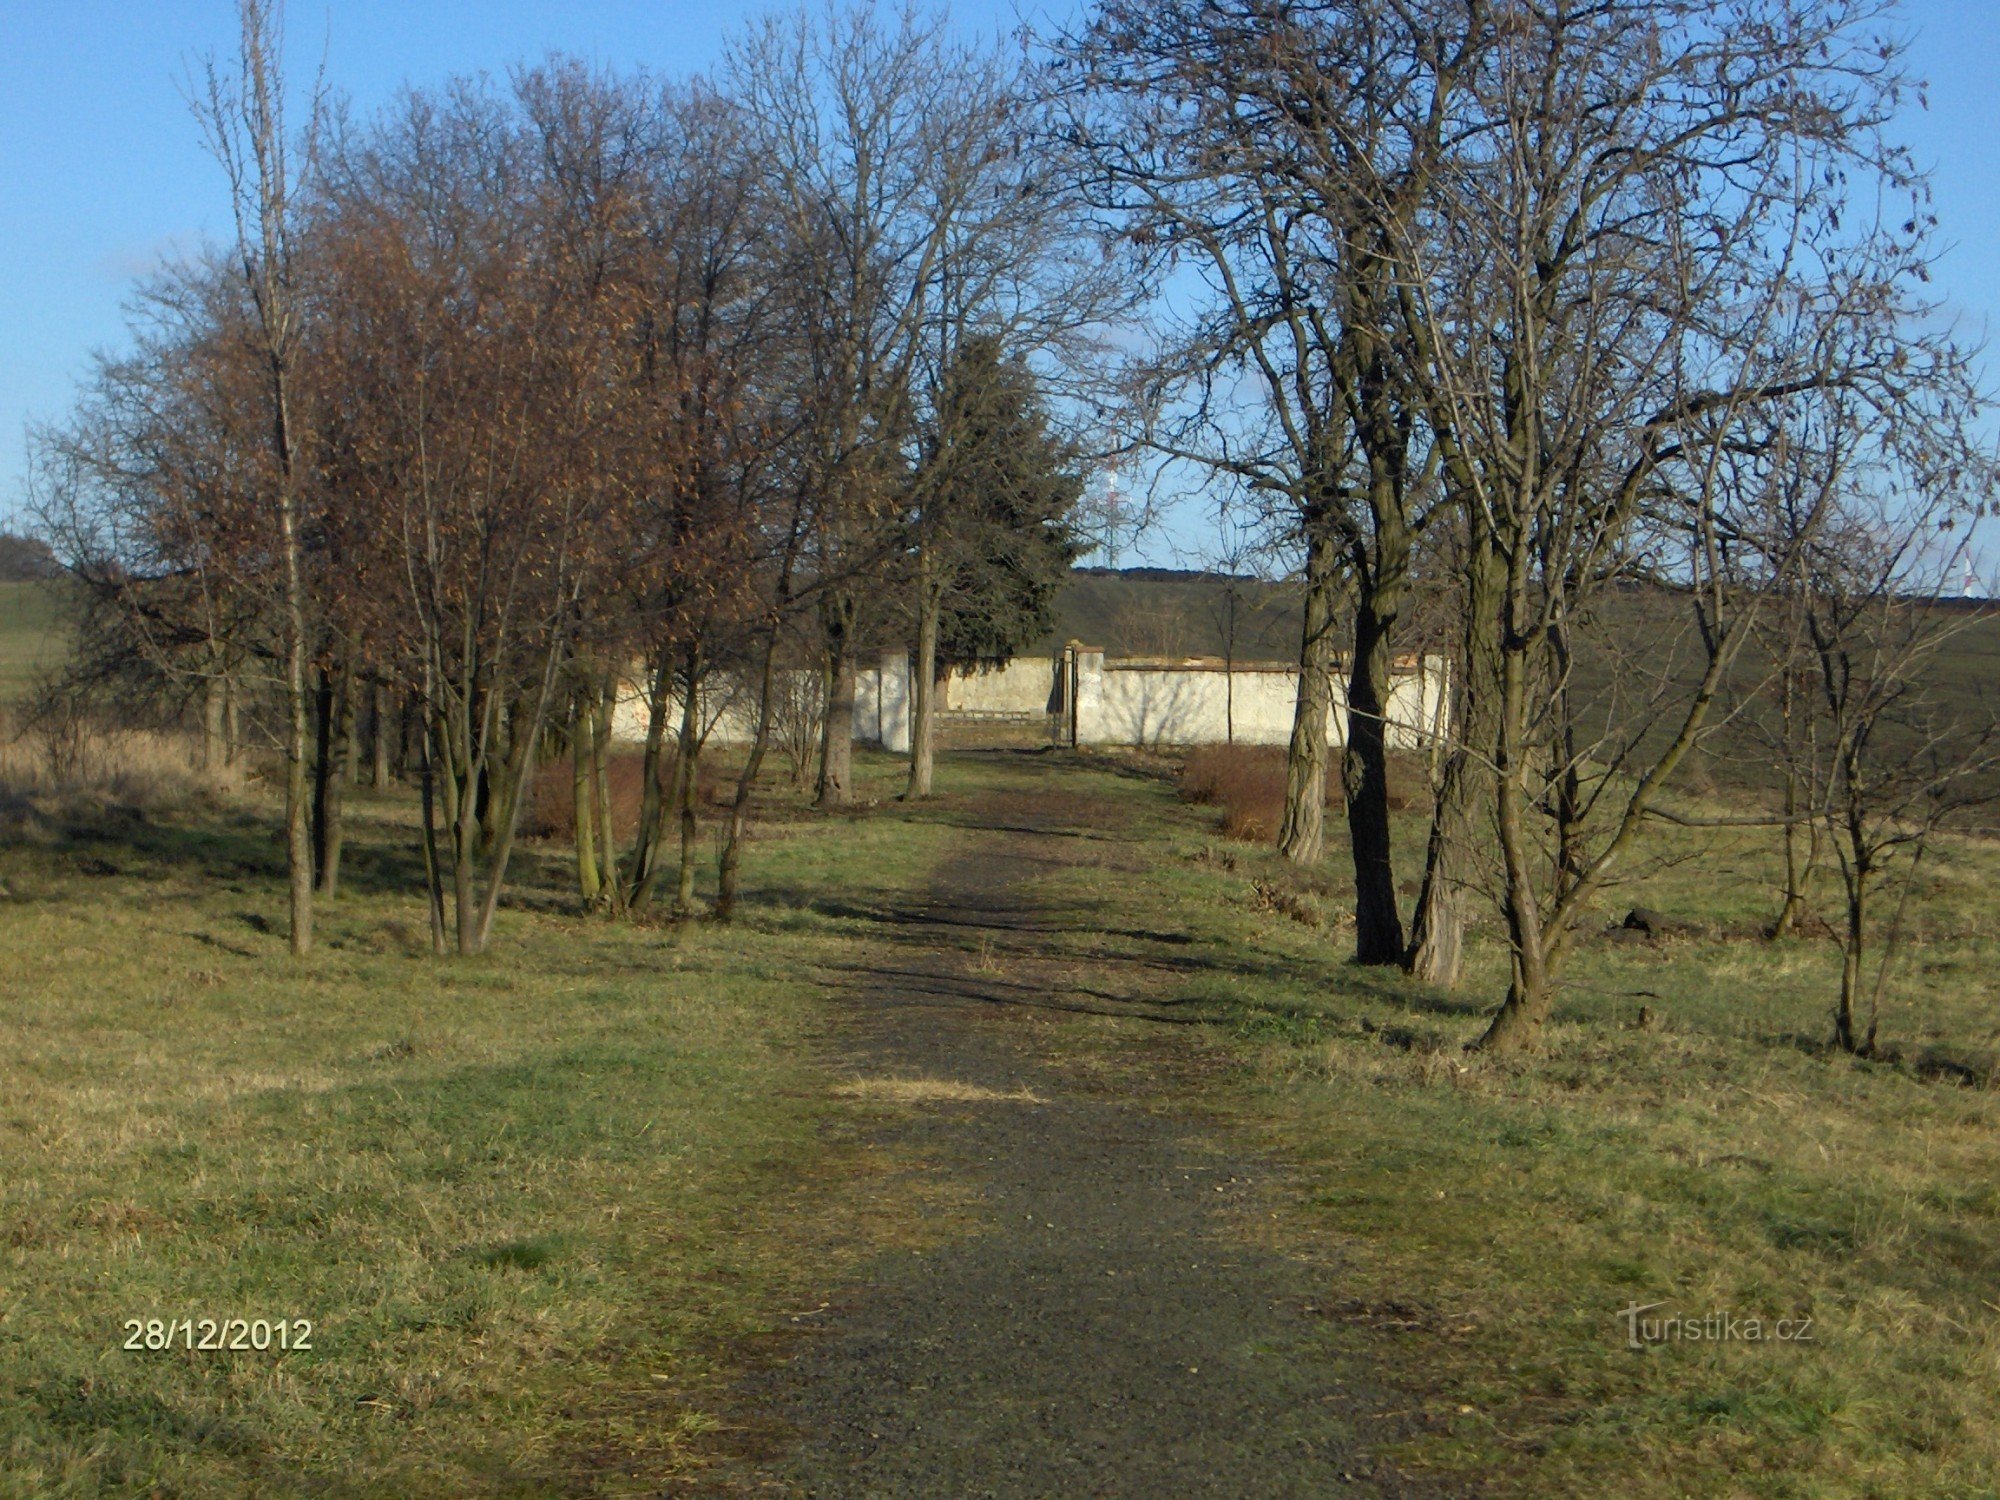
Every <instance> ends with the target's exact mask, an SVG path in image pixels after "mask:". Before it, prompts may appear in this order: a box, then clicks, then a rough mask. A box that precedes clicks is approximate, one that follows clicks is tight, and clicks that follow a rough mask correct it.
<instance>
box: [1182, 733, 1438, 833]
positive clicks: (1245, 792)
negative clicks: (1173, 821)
mask: <svg viewBox="0 0 2000 1500" xmlns="http://www.w3.org/2000/svg"><path fill="white" fill-rule="evenodd" d="M1175 783H1176V785H1177V786H1178V787H1179V788H1180V794H1181V798H1182V800H1183V801H1186V802H1192V803H1194V804H1195V805H1196V806H1198V807H1214V808H1218V809H1220V810H1221V813H1222V833H1223V834H1224V836H1225V837H1228V838H1232V839H1241V840H1243V841H1244V842H1246V843H1253V844H1257V843H1268V842H1269V841H1270V840H1272V839H1274V838H1276V837H1277V836H1278V825H1279V824H1280V823H1282V822H1283V821H1284V815H1285V747H1284V746H1283V745H1201V746H1198V747H1196V748H1195V749H1192V750H1190V751H1189V752H1188V753H1187V758H1186V759H1185V760H1183V761H1182V762H1181V766H1180V771H1179V774H1178V775H1177V776H1176V778H1175ZM1429 798H1430V792H1429V789H1428V785H1427V781H1426V777H1425V775H1424V771H1423V768H1422V766H1421V765H1420V764H1418V763H1417V762H1415V761H1414V760H1409V759H1407V758H1406V757H1403V756H1395V755H1392V756H1391V759H1390V763H1389V806H1390V808H1391V809H1392V810H1394V811H1397V812H1404V811H1411V810H1428V806H1429ZM1326 805H1327V806H1328V807H1338V806H1340V805H1341V792H1340V747H1339V746H1337V745H1336V746H1334V747H1333V749H1332V751H1331V752H1330V755H1329V759H1328V763H1327V778H1326Z"/></svg>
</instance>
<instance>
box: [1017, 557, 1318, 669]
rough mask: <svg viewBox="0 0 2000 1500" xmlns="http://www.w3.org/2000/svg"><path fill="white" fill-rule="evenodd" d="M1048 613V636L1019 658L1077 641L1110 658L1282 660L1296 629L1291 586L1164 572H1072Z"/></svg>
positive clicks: (1292, 647) (1291, 652)
mask: <svg viewBox="0 0 2000 1500" xmlns="http://www.w3.org/2000/svg"><path fill="white" fill-rule="evenodd" d="M1232 608H1233V611H1234V626H1235V629H1234V636H1235V646H1234V649H1233V650H1232V649H1231V645H1230V636H1231V630H1230V623H1231V616H1232ZM1055 612H1056V628H1055V630H1054V631H1053V632H1051V634H1050V635H1049V636H1048V637H1047V638H1046V639H1044V640H1042V641H1039V642H1037V643H1036V644H1035V645H1034V646H1033V647H1031V648H1029V650H1028V651H1027V652H1024V653H1022V654H1023V655H1041V654H1044V653H1053V652H1055V651H1057V650H1060V649H1061V647H1062V645H1063V644H1064V642H1066V641H1081V642H1082V643H1083V644H1084V645H1086V646H1102V647H1103V648H1104V649H1105V651H1107V652H1108V653H1110V654H1111V655H1113V656H1235V657H1236V658H1237V659H1238V660H1241V661H1290V660H1293V659H1294V658H1296V657H1297V655H1298V650H1299V633H1300V630H1301V629H1302V628H1303V623H1304V616H1303V613H1302V607H1301V603H1300V593H1299V587H1298V585H1297V584H1295V583H1273V582H1271V581H1269V580H1268V579H1263V578H1232V577H1228V576H1225V575H1223V574H1220V573H1194V572H1181V571H1176V570H1174V569H1170V568H1126V569H1122V570H1118V571H1114V570H1112V569H1110V568H1078V569H1076V570H1075V571H1074V572H1072V573H1071V574H1070V577H1069V582H1068V583H1066V584H1064V585H1063V588H1062V592H1061V593H1060V594H1058V595H1057V597H1056V609H1055Z"/></svg>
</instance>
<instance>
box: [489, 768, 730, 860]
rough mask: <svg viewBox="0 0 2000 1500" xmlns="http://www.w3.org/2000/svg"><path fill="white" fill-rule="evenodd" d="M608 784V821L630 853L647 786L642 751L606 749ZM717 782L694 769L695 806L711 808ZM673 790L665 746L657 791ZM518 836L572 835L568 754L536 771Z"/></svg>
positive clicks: (559, 838) (571, 837)
mask: <svg viewBox="0 0 2000 1500" xmlns="http://www.w3.org/2000/svg"><path fill="white" fill-rule="evenodd" d="M606 775H607V777H608V779H609V780H610V782H611V823H612V828H613V830H614V831H615V832H616V833H617V835H618V846H619V848H620V850H622V851H629V850H630V849H631V846H632V841H633V839H634V838H635V837H636V836H637V832H638V827H639V803H640V799H641V797H642V795H643V794H644V792H645V788H646V762H645V754H644V752H643V751H641V750H640V749H639V747H638V746H636V745H634V746H631V747H629V748H626V749H618V750H614V751H612V752H611V763H610V765H609V766H608V767H607V768H606ZM718 785H719V784H718V783H717V781H716V780H715V777H714V776H713V774H712V773H711V772H710V771H709V770H708V768H707V767H706V766H703V767H702V768H701V769H700V770H699V771H697V772H696V782H695V805H696V806H697V807H709V806H713V805H714V804H715V802H716V801H717V800H718V790H717V789H718ZM673 789H674V755H673V752H672V751H671V750H670V751H668V752H667V753H666V754H665V755H664V756H662V757H661V760H660V793H661V795H662V796H663V797H668V798H671V797H672V796H673ZM521 836H522V837H523V838H531V839H555V840H557V841H558V842H561V843H570V842H572V841H574V840H575V838H576V779H575V776H574V775H573V773H572V772H571V769H570V763H569V760H568V758H567V757H565V758H564V759H562V760H558V761H551V762H549V763H548V764H547V765H545V766H543V767H542V768H541V769H540V770H539V771H537V772H536V773H535V781H534V785H533V787H532V788H531V789H530V792H529V796H528V805H527V808H526V809H525V810H524V811H523V812H522V814H521Z"/></svg>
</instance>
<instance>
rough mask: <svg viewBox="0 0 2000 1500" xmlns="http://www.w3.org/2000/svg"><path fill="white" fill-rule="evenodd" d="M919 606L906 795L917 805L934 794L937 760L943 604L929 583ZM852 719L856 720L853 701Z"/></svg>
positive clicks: (923, 587) (925, 587)
mask: <svg viewBox="0 0 2000 1500" xmlns="http://www.w3.org/2000/svg"><path fill="white" fill-rule="evenodd" d="M920 592H921V597H920V599H919V600H918V604H917V661H916V667H915V670H914V671H913V672H912V673H911V676H910V690H911V692H912V694H913V695H914V698H915V702H914V705H913V707H914V709H915V712H914V713H913V714H912V715H911V720H910V784H909V788H908V789H907V790H906V791H905V792H904V793H903V795H904V796H905V797H906V798H908V799H910V800H912V801H914V800H916V799H918V798H922V797H928V796H929V795H930V794H931V769H932V766H933V765H934V764H935V762H936V757H937V695H938V670H937V646H938V615H939V613H940V611H941V610H942V609H943V601H942V600H941V599H940V598H939V597H938V594H937V591H936V590H935V589H933V588H931V587H930V585H929V583H928V582H925V583H923V584H921V585H920ZM848 714H849V718H850V719H851V718H852V717H853V708H852V701H851V700H850V705H849V710H848Z"/></svg>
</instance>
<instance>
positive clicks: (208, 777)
mask: <svg viewBox="0 0 2000 1500" xmlns="http://www.w3.org/2000/svg"><path fill="white" fill-rule="evenodd" d="M248 782H249V775H248V773H247V772H246V770H245V768H244V767H243V766H242V765H240V764H239V765H236V766H221V767H214V768H208V767H204V766H203V765H202V763H201V746H200V744H199V742H198V741H197V740H196V739H195V738H194V737H193V736H192V735H186V734H177V733H164V732H161V731H158V730H151V729H121V728H115V727H107V726H104V725H101V724H93V723H89V722H87V721H82V720H68V721H65V722H61V723H56V724H43V725H35V726H32V727H27V728H16V727H15V726H13V725H12V724H9V723H6V722H4V721H0V801H4V802H5V803H7V804H9V805H11V807H12V809H13V810H14V811H15V812H16V813H20V812H22V811H23V810H24V809H25V810H33V811H39V812H41V813H44V814H47V813H51V812H55V811H58V810H60V809H61V808H63V807H66V806H73V805H75V804H78V803H85V802H93V801H95V802H113V803H119V804H122V805H125V806H129V807H135V808H138V809H140V810H142V811H147V812H157V811H162V810H165V809H167V808H173V807H185V806H191V805H194V804H197V803H202V802H208V801H212V800H214V799H215V798H217V797H222V796H229V795H234V794H236V793H239V792H241V791H242V790H243V789H244V788H245V786H246V785H247V784H248Z"/></svg>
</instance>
